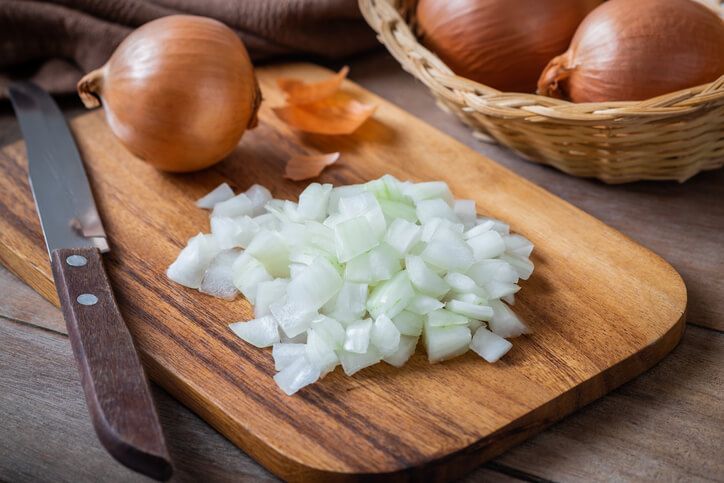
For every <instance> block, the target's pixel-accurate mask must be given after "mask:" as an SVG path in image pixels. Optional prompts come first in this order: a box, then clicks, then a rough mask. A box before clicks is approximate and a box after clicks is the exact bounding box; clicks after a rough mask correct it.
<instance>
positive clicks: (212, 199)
mask: <svg viewBox="0 0 724 483" xmlns="http://www.w3.org/2000/svg"><path fill="white" fill-rule="evenodd" d="M233 197H234V190H232V189H231V186H229V185H228V183H221V184H220V185H219V186H217V187H216V188H214V189H213V190H212V191H211V192H210V193H209V194H207V195H206V196H204V197H203V198H200V199H198V200H196V206H198V207H199V208H203V209H206V210H213V209H214V205H216V203H221V202H222V201H226V200H229V199H231V198H233Z"/></svg>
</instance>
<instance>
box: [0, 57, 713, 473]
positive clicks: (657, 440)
mask: <svg viewBox="0 0 724 483" xmlns="http://www.w3.org/2000/svg"><path fill="white" fill-rule="evenodd" d="M350 65H351V68H352V70H351V75H350V77H351V78H352V79H353V80H355V81H356V82H358V83H359V84H361V85H362V86H364V87H366V88H367V89H369V90H371V91H373V92H375V93H377V94H379V95H381V96H382V97H385V98H387V99H388V100H390V101H392V102H394V103H396V104H398V105H399V106H401V107H402V108H404V109H406V110H408V111H410V112H411V113H413V114H415V115H416V116H418V117H420V118H422V119H424V120H426V121H427V122H428V123H430V124H432V125H434V126H436V127H437V128H439V129H440V130H442V131H444V132H447V133H448V134H450V135H451V136H453V137H455V138H456V139H458V140H459V141H461V142H463V143H465V144H467V145H468V146H471V147H472V148H473V149H476V150H477V151H479V152H481V153H482V154H484V155H486V156H488V157H490V158H492V159H494V160H495V161H497V162H499V163H500V164H503V165H505V166H506V167H508V168H510V169H511V170H513V171H515V172H516V173H518V174H519V175H521V176H523V177H525V178H528V179H529V180H531V181H533V182H535V183H536V184H538V185H540V186H542V187H544V188H546V189H548V190H550V191H551V192H553V193H555V194H556V195H558V196H560V197H561V198H563V199H565V200H567V201H569V202H571V203H572V204H574V205H576V206H578V207H580V208H582V209H583V210H585V211H587V212H588V213H590V214H592V215H593V216H596V217H597V218H599V219H601V220H603V221H604V222H606V223H608V224H610V225H611V226H613V227H615V228H616V229H618V230H620V231H621V232H623V233H625V234H627V235H628V236H630V237H631V238H633V239H635V240H637V241H638V242H640V243H642V244H643V245H644V246H646V247H648V248H650V249H651V250H653V251H654V252H656V253H658V254H660V255H661V256H663V257H664V258H665V259H666V260H668V261H669V262H670V263H671V264H672V265H673V266H674V267H675V268H676V269H677V270H678V271H679V273H681V275H682V276H683V278H684V280H685V282H686V284H687V287H688V289H689V316H688V322H689V323H688V325H687V329H686V333H685V335H684V338H683V340H682V342H681V344H680V345H679V346H678V347H677V348H676V349H675V350H674V351H673V352H672V353H671V355H669V356H668V357H666V358H665V359H664V360H663V361H662V362H661V363H659V364H658V365H657V366H655V367H654V368H653V369H651V370H650V371H648V372H647V373H645V374H643V375H642V376H640V377H638V378H637V379H635V380H634V381H632V382H630V383H628V384H626V385H624V386H623V387H621V388H619V389H617V390H616V391H614V392H612V393H611V394H609V395H607V396H605V397H604V398H603V399H601V400H599V401H597V402H595V403H593V404H591V405H589V406H588V407H586V408H584V409H583V410H581V411H579V412H577V413H576V414H574V415H572V416H570V417H568V418H566V419H565V420H563V421H561V422H559V423H557V424H554V425H553V426H552V427H550V428H549V429H547V430H546V431H544V432H542V433H540V434H539V435H537V436H535V437H533V438H531V439H529V440H528V441H526V442H524V443H522V444H521V445H519V446H517V447H515V448H513V449H512V450H510V451H508V452H507V453H504V454H503V455H501V456H499V457H498V458H496V459H495V460H493V461H491V462H489V463H488V464H486V465H484V466H482V467H480V468H479V469H478V470H476V471H475V472H474V473H472V474H470V475H468V476H467V477H466V478H464V481H470V482H473V481H475V482H477V481H519V480H522V481H596V480H598V481H602V480H605V481H608V480H612V479H613V480H632V479H636V480H651V481H653V480H663V481H673V480H698V481H706V480H711V481H716V480H722V479H724V453H723V452H722V450H721V449H720V446H721V444H722V441H724V404H723V403H722V401H723V400H724V390H723V389H724V170H719V171H715V172H710V173H704V174H700V175H699V176H696V177H695V178H693V179H692V180H690V181H689V182H687V183H686V184H684V185H678V184H675V183H633V184H627V185H618V186H606V185H604V184H602V183H600V182H597V181H590V180H582V179H576V178H572V177H569V176H567V175H565V174H562V173H560V172H557V171H555V170H554V169H551V168H548V167H544V166H539V165H535V164H533V163H529V162H527V161H524V160H522V159H520V158H519V157H517V156H516V155H514V154H512V153H510V152H508V151H506V150H505V149H503V148H500V147H498V146H495V145H488V144H483V143H481V142H480V141H477V140H476V139H475V138H473V136H472V134H471V132H470V131H469V130H468V128H467V127H465V126H464V125H462V124H460V123H459V122H458V121H457V120H455V119H454V118H452V117H450V116H449V115H447V114H445V113H443V112H442V111H440V110H439V109H437V108H436V107H435V103H434V100H433V98H432V97H431V96H430V95H429V94H428V92H427V90H426V88H425V87H424V86H422V85H421V84H419V83H417V82H416V81H415V80H414V79H413V78H412V77H411V76H409V75H408V74H406V73H405V72H403V71H402V70H401V69H400V68H399V66H398V65H397V64H396V63H395V61H394V60H393V59H392V58H391V57H389V56H388V55H387V54H386V53H383V52H377V53H374V54H370V55H367V56H362V57H360V58H357V59H354V60H353V61H351V62H350ZM330 67H331V68H337V67H339V66H337V65H330ZM62 107H63V108H64V110H65V111H66V113H67V115H68V116H72V115H74V114H77V113H79V112H81V109H80V107H79V106H78V103H77V102H75V101H74V100H72V99H70V100H65V101H64V102H63V104H62ZM19 138H20V134H19V131H18V128H17V124H16V123H15V121H14V119H13V117H12V113H11V111H10V109H9V107H8V106H7V104H5V105H2V106H0V145H5V144H8V143H9V142H12V141H15V140H17V139H19ZM0 347H2V349H0V480H9V481H39V480H42V481H50V480H53V481H59V480H60V481H98V480H104V481H136V480H143V479H144V478H142V477H140V476H138V475H136V474H135V473H132V472H131V471H129V470H126V469H125V468H124V467H122V466H120V465H119V464H117V463H116V462H115V461H114V460H113V459H112V458H111V457H110V456H108V455H107V454H106V452H105V451H104V450H103V448H102V447H101V446H100V444H99V443H98V441H97V439H96V437H95V434H94V432H93V429H92V427H91V424H90V420H89V419H88V414H87V410H86V407H85V402H84V399H83V393H82V389H81V386H80V381H79V378H78V375H77V372H76V368H75V362H74V360H73V356H72V353H71V349H70V343H69V341H68V339H67V337H66V335H65V324H64V322H63V319H62V316H61V314H60V311H59V310H58V309H56V308H55V307H53V306H52V305H50V304H49V303H48V302H46V301H45V300H44V299H42V298H41V297H40V296H39V295H37V294H36V293H35V292H33V291H32V290H31V289H30V288H29V287H27V286H26V285H25V284H24V283H22V282H20V281H19V280H18V279H17V278H15V277H14V276H13V275H12V274H11V273H9V272H8V271H7V270H5V269H4V268H2V267H0ZM154 396H155V398H156V402H157V404H158V406H159V412H160V416H161V420H162V424H163V426H164V430H165V431H166V435H167V439H168V442H169V446H170V450H171V454H172V457H173V459H174V463H175V465H176V474H175V478H176V480H178V481H187V480H197V479H204V480H207V481H217V480H218V481H227V480H234V481H240V480H248V481H265V480H274V479H275V477H274V476H273V475H271V474H270V473H268V472H267V471H266V470H264V469H263V468H261V467H260V466H259V465H258V464H256V463H255V462H254V461H253V460H251V459H250V458H249V457H248V456H246V455H245V454H244V453H243V452H242V451H240V450H239V449H238V448H236V447H235V446H234V445H233V444H231V443H230V442H229V441H227V440H226V439H225V438H224V437H223V436H221V435H220V434H219V433H217V432H216V431H215V430H214V429H212V428H211V427H210V426H208V425H207V424H206V423H204V422H203V421H202V420H201V419H199V418H198V417H197V416H196V415H194V414H193V413H191V412H190V411H189V410H187V409H186V408H185V407H183V406H181V405H180V404H179V403H178V402H176V401H175V400H173V399H172V398H171V397H170V396H168V395H167V394H166V393H165V392H164V391H163V390H162V389H160V388H158V387H154Z"/></svg>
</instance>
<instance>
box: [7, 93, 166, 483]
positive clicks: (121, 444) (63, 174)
mask: <svg viewBox="0 0 724 483" xmlns="http://www.w3.org/2000/svg"><path fill="white" fill-rule="evenodd" d="M8 93H9V96H10V101H11V102H12V105H13V108H14V109H15V113H16V114H17V117H18V121H19V122H20V129H21V131H22V133H23V137H24V138H25V146H26V149H27V153H28V173H29V178H30V185H31V188H32V191H33V197H34V198H35V205H36V206H37V209H38V215H39V216H40V224H41V225H42V227H43V235H44V236H45V243H46V245H47V247H48V253H49V255H50V264H51V267H52V270H53V277H54V279H55V286H56V289H57V290H58V298H59V299H60V305H61V308H62V309H63V316H64V317H65V322H66V326H67V327H68V335H69V336H70V341H71V345H72V347H73V353H74V354H75V359H76V361H77V363H78V369H79V372H80V375H81V380H82V382H83V390H84V392H85V398H86V402H87V404H88V410H89V412H90V415H91V419H92V421H93V426H94V427H95V430H96V433H97V434H98V439H100V441H101V443H102V444H103V446H105V448H106V449H107V450H108V452H109V453H110V454H111V455H112V456H113V457H114V458H116V459H117V460H118V461H119V462H120V463H122V464H124V465H126V466H127V467H129V468H131V469H133V470H135V471H138V472H140V473H143V474H145V475H147V476H150V477H152V478H155V479H158V480H166V479H168V478H170V476H171V472H172V467H171V459H170V457H169V454H168V450H167V448H166V442H165V440H164V437H163V432H162V431H161V424H160V423H159V420H158V414H157V413H156V407H155V405H154V402H153V399H152V397H151V391H150V388H149V385H148V380H147V379H146V375H145V373H144V372H143V366H142V365H141V361H140V359H139V357H138V354H137V353H136V349H135V347H134V345H133V339H132V338H131V334H130V332H129V331H128V328H127V327H126V325H125V323H124V322H123V318H122V317H121V313H120V311H119V310H118V306H117V305H116V300H115V297H114V296H113V291H112V289H111V286H110V282H109V280H108V276H107V275H106V272H105V269H104V267H103V261H102V259H101V253H105V252H107V251H108V250H109V247H108V243H107V241H106V234H105V231H104V229H103V224H102V223H101V219H100V216H99V215H98V210H97V209H96V206H95V202H94V200H93V194H92V193H91V190H90V186H89V185H88V179H87V177H86V173H85V168H84V166H83V162H82V161H81V158H80V154H79V153H78V150H77V148H76V146H75V143H74V141H73V137H72V135H71V133H70V130H69V129H68V126H67V124H66V123H65V119H64V118H63V114H62V113H61V112H60V109H59V108H58V106H57V105H56V104H55V102H54V101H53V99H52V98H51V97H50V95H49V94H48V93H47V92H45V91H44V90H43V89H41V88H40V87H38V86H37V85H35V84H32V83H29V82H15V83H12V84H11V85H10V86H9V87H8Z"/></svg>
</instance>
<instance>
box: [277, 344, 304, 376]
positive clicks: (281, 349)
mask: <svg viewBox="0 0 724 483" xmlns="http://www.w3.org/2000/svg"><path fill="white" fill-rule="evenodd" d="M305 353H306V344H284V343H279V344H274V347H273V348H272V357H273V358H274V369H276V370H277V371H281V370H282V369H284V368H285V367H287V366H288V365H290V364H291V363H292V362H294V361H296V360H297V359H299V358H300V357H303V356H304V354H305Z"/></svg>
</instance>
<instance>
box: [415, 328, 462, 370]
mask: <svg viewBox="0 0 724 483" xmlns="http://www.w3.org/2000/svg"><path fill="white" fill-rule="evenodd" d="M424 339H425V347H426V348H427V358H428V360H429V361H430V362H440V361H444V360H447V359H452V358H453V357H457V356H459V355H461V354H464V353H465V352H467V350H468V348H469V347H470V339H471V337H470V329H469V328H467V327H466V326H464V325H456V326H452V327H429V326H428V327H425V331H424Z"/></svg>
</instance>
